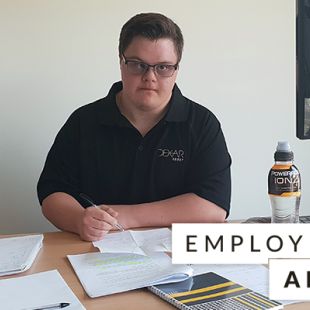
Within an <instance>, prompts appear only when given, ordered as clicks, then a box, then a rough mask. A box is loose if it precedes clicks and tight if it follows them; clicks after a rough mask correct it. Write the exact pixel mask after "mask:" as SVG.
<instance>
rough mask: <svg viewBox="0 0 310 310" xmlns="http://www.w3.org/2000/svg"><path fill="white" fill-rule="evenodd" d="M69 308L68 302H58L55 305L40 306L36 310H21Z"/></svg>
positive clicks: (31, 309) (28, 309)
mask: <svg viewBox="0 0 310 310" xmlns="http://www.w3.org/2000/svg"><path fill="white" fill-rule="evenodd" d="M68 306H70V303H69V302H59V303H57V304H50V305H46V306H40V307H36V308H27V309H23V310H52V309H61V308H65V307H68Z"/></svg>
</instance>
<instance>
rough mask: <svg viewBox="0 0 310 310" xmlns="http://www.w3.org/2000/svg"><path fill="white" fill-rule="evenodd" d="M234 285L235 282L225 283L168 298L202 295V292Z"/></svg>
mask: <svg viewBox="0 0 310 310" xmlns="http://www.w3.org/2000/svg"><path fill="white" fill-rule="evenodd" d="M234 284H236V283H235V282H225V283H221V284H217V285H213V286H208V287H204V288H199V289H197V290H192V291H187V292H181V293H175V294H171V295H170V296H171V297H181V296H188V295H194V294H199V293H204V292H208V291H213V290H216V289H218V288H222V287H226V286H230V285H234Z"/></svg>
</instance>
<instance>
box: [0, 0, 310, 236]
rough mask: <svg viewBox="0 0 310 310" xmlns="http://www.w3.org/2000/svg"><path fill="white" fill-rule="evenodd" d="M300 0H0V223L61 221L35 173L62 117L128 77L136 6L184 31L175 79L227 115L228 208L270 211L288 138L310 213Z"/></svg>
mask: <svg viewBox="0 0 310 310" xmlns="http://www.w3.org/2000/svg"><path fill="white" fill-rule="evenodd" d="M294 3H295V1H294V0H234V1H230V0H223V1H216V0H201V1H190V2H189V1H182V2H181V1H179V0H178V1H177V0H173V1H166V0H157V1H156V2H155V1H154V3H151V2H150V3H149V2H147V1H139V0H131V1H128V2H126V1H122V2H117V1H112V0H88V1H86V0H84V1H83V0H79V1H78V0H66V1H63V0H45V1H42V0H28V1H23V0H20V1H18V0H4V1H3V0H0V38H1V49H0V51H1V52H0V53H1V57H0V104H1V116H0V132H1V134H0V197H1V199H0V208H1V214H0V233H15V232H37V231H48V230H53V229H54V228H53V226H52V225H50V224H49V223H48V222H47V221H46V220H45V219H44V218H43V217H42V215H41V211H40V207H39V204H38V201H37V198H36V182H37V179H38V177H39V174H40V172H41V169H42V167H43V163H44V161H45V157H46V154H47V152H48V150H49V148H50V146H51V144H52V142H53V139H54V137H55V135H56V133H57V132H58V130H59V129H60V127H61V125H62V124H63V123H64V121H65V120H66V119H67V117H68V116H69V114H70V113H71V112H72V111H73V110H74V109H75V108H77V107H79V106H81V105H84V104H86V103H89V102H91V101H93V100H95V99H98V98H100V97H103V96H105V95H106V93H107V91H108V89H109V87H110V85H111V84H112V83H113V82H114V81H116V80H118V79H119V76H120V75H119V69H118V58H117V45H118V36H119V31H120V28H121V26H122V25H123V24H124V22H125V21H127V20H128V19H129V18H130V17H131V16H132V15H134V14H136V13H139V12H147V11H158V12H162V13H164V14H167V15H168V16H170V17H171V18H172V19H174V20H175V21H176V22H177V23H178V24H179V26H180V27H181V28H182V30H183V34H184V37H185V50H184V57H183V61H182V63H181V68H180V73H179V79H178V84H179V86H180V87H181V89H182V91H183V93H184V94H185V95H186V96H188V97H190V98H191V99H193V100H196V101H197V102H200V103H202V104H203V105H205V106H207V107H208V108H210V109H211V110H212V111H213V112H214V113H215V114H216V115H217V116H218V118H219V119H220V120H221V122H222V126H223V129H224V132H225V135H226V139H227V143H228V146H229V149H230V152H231V155H232V159H233V166H232V175H233V197H232V210H231V218H232V219H238V218H246V217H249V216H254V215H268V214H269V213H270V211H269V202H268V196H267V174H268V170H269V168H270V167H271V165H272V164H273V153H274V149H275V146H276V143H277V141H278V140H279V139H287V140H289V142H290V144H291V146H292V148H293V150H294V152H295V158H296V164H297V166H298V167H299V168H300V171H301V174H302V184H303V197H302V204H301V212H302V213H304V214H310V190H309V187H310V161H309V154H310V141H300V140H298V139H297V138H296V136H295V41H294V40H295V7H294Z"/></svg>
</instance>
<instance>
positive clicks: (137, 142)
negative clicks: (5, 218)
mask: <svg viewBox="0 0 310 310" xmlns="http://www.w3.org/2000/svg"><path fill="white" fill-rule="evenodd" d="M121 89H122V83H121V82H118V83H115V84H114V85H113V86H112V88H111V90H110V91H109V93H108V95H107V97H105V98H103V99H100V100H98V101H96V102H93V103H90V104H88V105H85V106H83V107H80V108H79V109H77V110H76V111H75V112H73V114H72V115H71V116H70V117H69V119H68V120H67V122H66V123H65V124H64V126H63V127H62V128H61V130H60V131H59V133H58V135H57V137H56V139H55V141H54V144H53V146H52V148H51V150H50V151H49V153H48V156H47V159H46V162H45V166H44V169H43V171H42V174H41V176H40V179H39V182H38V187H37V189H38V196H39V201H40V203H41V204H42V201H43V200H44V198H46V197H47V196H48V195H50V194H52V193H54V192H65V193H68V194H70V195H71V196H73V197H74V198H75V199H76V200H78V201H79V202H80V203H81V204H82V205H83V206H84V207H86V206H87V203H85V201H83V200H81V199H80V197H79V193H85V194H87V195H89V196H90V197H92V198H93V199H94V201H95V203H97V204H112V205H113V204H138V203H144V202H153V201H158V200H162V199H166V198H169V197H173V196H176V195H180V194H184V193H195V194H197V195H198V196H200V197H202V198H205V199H207V200H209V201H212V202H214V203H215V204H217V205H218V206H220V207H222V208H223V209H225V210H226V211H227V214H228V213H229V208H230V195H231V180H230V165H231V159H230V156H229V153H228V151H227V147H226V143H225V140H224V136H223V133H222V130H221V127H220V123H219V122H218V120H217V119H216V117H215V116H214V115H213V114H212V113H211V112H210V111H209V110H208V109H206V108H205V107H203V106H201V105H199V104H197V103H194V102H193V101H191V100H189V99H187V98H185V97H184V96H183V95H182V94H181V92H180V90H179V89H178V87H177V86H176V85H175V87H174V89H173V94H172V97H171V100H170V102H169V108H168V111H167V113H166V115H165V116H164V117H163V119H162V120H161V121H160V122H159V123H158V124H157V125H156V126H155V127H153V128H152V129H151V130H150V131H149V132H148V133H147V134H146V135H145V136H144V137H143V136H141V134H140V133H139V131H138V130H137V129H136V128H135V127H133V126H132V124H131V123H130V122H129V121H128V120H127V119H126V118H125V117H124V116H123V115H122V114H121V113H120V111H119V109H118V107H117V105H116V101H115V95H116V94H117V93H118V92H119V91H120V90H121Z"/></svg>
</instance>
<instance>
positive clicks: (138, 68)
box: [127, 61, 148, 74]
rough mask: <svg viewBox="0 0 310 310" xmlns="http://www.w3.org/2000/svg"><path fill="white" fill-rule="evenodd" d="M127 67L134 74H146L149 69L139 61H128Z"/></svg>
mask: <svg viewBox="0 0 310 310" xmlns="http://www.w3.org/2000/svg"><path fill="white" fill-rule="evenodd" d="M127 67H128V70H129V72H130V73H132V74H144V73H145V72H146V70H147V68H148V66H147V64H145V63H143V62H138V61H127Z"/></svg>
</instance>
